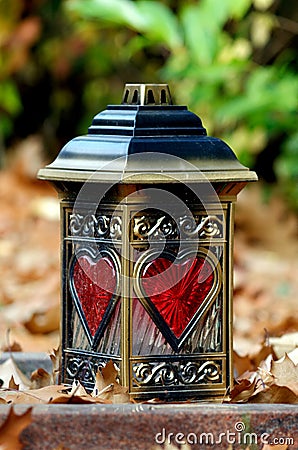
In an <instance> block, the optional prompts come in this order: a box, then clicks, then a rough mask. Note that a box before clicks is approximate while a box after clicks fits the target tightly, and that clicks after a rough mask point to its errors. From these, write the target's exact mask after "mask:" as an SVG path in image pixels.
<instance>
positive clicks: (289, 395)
mask: <svg viewBox="0 0 298 450" xmlns="http://www.w3.org/2000/svg"><path fill="white" fill-rule="evenodd" d="M248 402H249V403H290V404H298V397H297V395H296V394H295V393H294V392H293V391H292V390H291V389H290V388H288V387H286V386H277V385H276V384H272V385H271V386H268V387H266V388H265V389H263V390H262V391H261V392H259V393H257V394H256V395H253V396H251V397H250V398H249V400H248Z"/></svg>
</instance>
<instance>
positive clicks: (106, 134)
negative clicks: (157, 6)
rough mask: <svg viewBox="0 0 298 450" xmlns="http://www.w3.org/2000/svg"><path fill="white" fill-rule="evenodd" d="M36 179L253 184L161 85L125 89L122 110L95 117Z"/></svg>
mask: <svg viewBox="0 0 298 450" xmlns="http://www.w3.org/2000/svg"><path fill="white" fill-rule="evenodd" d="M38 177H39V178H41V179H46V180H51V181H62V180H63V181H74V182H84V181H87V180H88V181H95V182H121V183H136V182H143V183H156V182H167V183H168V182H171V181H180V182H185V181H187V182H203V181H206V179H207V180H208V181H210V182H238V181H239V182H248V181H255V180H256V179H257V176H256V174H255V172H253V171H250V170H249V169H248V168H247V167H244V166H243V165H242V164H241V163H240V162H239V161H238V159H237V157H236V155H235V154H234V152H233V151H232V149H231V148H230V147H229V146H228V145H227V144H226V143H225V142H224V141H222V140H221V139H218V138H215V137H211V136H208V135H207V133H206V130H205V128H204V127H203V125H202V121H201V119H200V118H199V117H198V116H197V115H196V114H194V113H193V112H191V111H189V110H188V108H187V107H186V106H177V105H173V104H172V99H171V94H170V91H169V88H168V86H167V85H165V84H159V85H156V84H154V85H153V84H126V85H125V89H124V94H123V99H122V103H121V105H110V106H107V109H106V110H104V111H102V112H100V113H99V114H97V115H96V116H95V117H94V119H93V121H92V124H91V126H90V127H89V129H88V134H87V135H84V136H79V137H76V138H74V139H72V140H71V141H69V142H68V143H67V144H66V145H65V146H64V147H63V148H62V150H61V151H60V153H59V154H58V156H57V158H56V159H55V160H54V161H53V162H52V163H51V164H49V165H48V166H46V167H45V168H43V169H41V170H40V171H39V173H38Z"/></svg>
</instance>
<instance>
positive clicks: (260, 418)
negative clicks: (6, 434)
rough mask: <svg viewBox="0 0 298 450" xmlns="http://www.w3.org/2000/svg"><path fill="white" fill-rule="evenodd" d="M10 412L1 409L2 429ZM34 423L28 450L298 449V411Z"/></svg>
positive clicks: (182, 408) (124, 408)
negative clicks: (268, 446) (266, 446)
mask: <svg viewBox="0 0 298 450" xmlns="http://www.w3.org/2000/svg"><path fill="white" fill-rule="evenodd" d="M27 408H28V406H25V405H16V406H15V412H16V413H17V414H21V413H24V412H25V411H26V410H27ZM8 411H9V406H8V405H1V406H0V425H1V424H2V423H3V421H4V420H5V417H6V415H7V414H8ZM32 417H33V420H32V423H31V424H30V425H28V427H27V428H26V429H25V430H24V431H23V432H22V434H21V442H22V444H23V449H24V450H54V449H57V448H59V449H62V448H63V449H64V450H66V449H68V450H83V449H86V450H99V449H100V450H105V449H109V450H122V449H123V450H124V449H125V450H153V449H154V450H155V449H162V448H165V446H166V445H168V444H169V443H170V444H171V445H172V446H171V447H169V446H166V448H167V450H168V449H178V448H182V449H185V450H186V449H187V450H189V449H200V450H205V449H206V450H207V449H210V448H212V449H229V450H230V449H233V450H234V449H236V450H237V449H239V450H240V449H242V450H243V449H246V448H249V449H262V448H263V446H264V444H265V443H270V444H272V445H274V446H275V445H276V444H277V443H279V444H284V445H285V444H288V449H298V408H297V406H295V405H280V404H278V405H276V404H274V405H253V404H251V405H238V404H237V405H236V404H235V405H221V404H210V403H208V404H204V403H200V404H198V403H196V404H187V405H182V404H180V405H179V404H167V405H156V404H151V405H150V404H123V405H36V406H34V407H33V412H32ZM184 443H185V444H184ZM186 443H188V446H187V445H186ZM181 444H183V445H182V446H181ZM59 446H60V447H59ZM276 448H277V449H278V448H287V447H276ZM273 449H274V447H273Z"/></svg>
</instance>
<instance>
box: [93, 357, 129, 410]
mask: <svg viewBox="0 0 298 450" xmlns="http://www.w3.org/2000/svg"><path fill="white" fill-rule="evenodd" d="M118 376H119V373H118V371H117V369H116V367H115V365H114V363H113V361H111V360H110V361H109V362H108V363H107V364H106V365H105V367H103V368H102V369H101V370H99V369H98V371H97V373H96V376H95V385H94V389H93V391H92V393H91V396H92V397H94V398H101V399H105V400H110V401H111V402H112V403H127V402H130V401H131V399H130V396H129V394H128V389H127V388H126V387H123V386H121V384H120V383H119V381H118Z"/></svg>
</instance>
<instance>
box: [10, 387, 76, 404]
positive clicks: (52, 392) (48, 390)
mask: <svg viewBox="0 0 298 450" xmlns="http://www.w3.org/2000/svg"><path fill="white" fill-rule="evenodd" d="M64 391H65V386H64V385H53V386H46V387H44V388H40V389H31V390H24V391H17V392H6V393H2V395H4V394H5V397H4V398H5V400H6V401H7V402H11V403H13V404H27V405H30V404H41V403H50V402H51V401H53V400H54V399H56V398H58V397H60V396H62V395H64V394H63V392H64ZM65 395H69V394H65Z"/></svg>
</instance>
